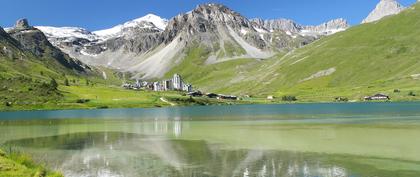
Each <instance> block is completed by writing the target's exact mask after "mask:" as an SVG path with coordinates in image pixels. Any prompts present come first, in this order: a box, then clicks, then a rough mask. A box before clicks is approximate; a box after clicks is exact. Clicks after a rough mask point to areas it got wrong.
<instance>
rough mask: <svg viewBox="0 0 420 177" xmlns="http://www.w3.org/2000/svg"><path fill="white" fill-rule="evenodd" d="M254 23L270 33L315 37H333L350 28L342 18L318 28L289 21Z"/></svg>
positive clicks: (258, 21) (256, 21) (274, 20)
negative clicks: (283, 32) (282, 32)
mask: <svg viewBox="0 0 420 177" xmlns="http://www.w3.org/2000/svg"><path fill="white" fill-rule="evenodd" d="M252 21H253V22H255V23H257V24H258V25H261V26H263V27H264V28H265V29H267V30H270V31H275V30H282V31H285V32H287V34H289V35H302V36H315V37H319V36H325V35H331V34H334V33H337V32H340V31H344V30H346V29H347V28H349V27H350V25H349V24H348V22H347V21H346V20H344V19H342V18H339V19H335V20H331V21H328V22H326V23H323V24H320V25H317V26H305V25H301V24H298V23H296V22H295V21H293V20H289V19H272V20H262V19H252Z"/></svg>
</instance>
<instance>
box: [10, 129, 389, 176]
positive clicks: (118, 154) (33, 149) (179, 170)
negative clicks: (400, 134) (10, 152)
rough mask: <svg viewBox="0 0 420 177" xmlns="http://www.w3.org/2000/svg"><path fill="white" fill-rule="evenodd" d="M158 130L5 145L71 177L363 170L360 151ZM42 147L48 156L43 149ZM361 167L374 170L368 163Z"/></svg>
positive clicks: (78, 135) (338, 173) (321, 173)
mask: <svg viewBox="0 0 420 177" xmlns="http://www.w3.org/2000/svg"><path fill="white" fill-rule="evenodd" d="M176 124H177V123H175V122H173V123H168V124H164V123H162V122H160V121H155V122H154V123H153V126H154V127H157V129H155V130H158V131H157V132H155V133H156V134H158V133H159V132H160V131H167V129H166V127H173V130H175V129H179V126H177V125H176ZM156 125H157V126H156ZM168 132H171V131H168ZM156 134H155V135H147V136H144V135H139V134H132V133H119V132H94V133H92V132H90V133H76V134H66V135H59V136H51V137H40V138H28V139H20V140H12V141H8V142H6V145H9V146H14V147H21V148H22V149H23V150H24V151H26V152H30V153H31V154H34V156H35V158H36V159H37V160H41V161H43V162H46V163H47V164H49V165H50V166H51V167H53V168H55V169H58V170H60V171H62V172H63V173H64V174H65V176H69V177H81V176H92V177H93V176H113V177H118V176H128V177H130V176H133V177H134V176H144V177H149V176H174V177H178V176H179V177H192V176H215V177H216V176H218V177H219V176H222V177H223V176H226V177H230V176H232V177H251V176H255V177H270V176H292V177H293V176H297V177H301V176H302V177H347V176H354V177H357V176H364V173H365V171H363V170H360V169H363V168H362V167H363V165H361V164H349V163H348V162H349V160H351V159H357V158H358V157H352V156H334V155H326V154H309V153H297V152H282V151H270V150H240V149H239V150H238V149H236V150H235V149H224V148H221V147H220V146H218V145H211V144H208V143H206V142H205V141H200V140H177V139H170V138H165V136H161V135H156ZM174 134H177V133H176V131H174ZM175 136H176V135H175ZM44 147H48V148H47V149H44ZM46 151H48V156H45V155H44V154H45V152H46ZM365 168H366V167H365ZM365 170H366V171H367V172H369V171H375V169H373V168H372V167H367V168H366V169H365ZM376 170H377V169H376ZM387 174H389V175H388V176H392V175H393V174H394V173H392V171H391V172H387Z"/></svg>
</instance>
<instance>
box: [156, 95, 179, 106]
mask: <svg viewBox="0 0 420 177" xmlns="http://www.w3.org/2000/svg"><path fill="white" fill-rule="evenodd" d="M160 101H163V102H165V103H168V104H170V105H171V106H176V104H175V103H172V102H170V101H168V100H166V99H165V98H163V97H160Z"/></svg>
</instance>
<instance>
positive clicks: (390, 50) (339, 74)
mask: <svg viewBox="0 0 420 177" xmlns="http://www.w3.org/2000/svg"><path fill="white" fill-rule="evenodd" d="M418 19H420V4H416V5H414V6H413V7H411V8H409V9H407V10H405V11H404V12H402V13H401V14H399V15H396V16H391V17H387V18H385V19H383V20H381V21H379V22H375V23H371V24H363V25H359V26H355V27H352V28H350V29H348V30H347V31H345V32H341V33H337V34H335V35H332V36H328V37H325V38H323V39H321V40H319V41H317V42H314V43H312V44H310V45H308V46H306V47H303V48H300V49H297V50H295V51H292V52H290V53H288V54H286V55H278V56H276V57H273V58H272V59H268V60H261V61H259V60H247V59H241V60H232V61H227V62H223V63H218V64H213V65H205V64H204V61H205V60H206V59H207V57H208V55H207V54H206V49H203V48H196V49H192V50H190V52H189V55H188V56H187V58H186V60H184V62H183V63H181V64H180V65H179V66H178V67H176V68H174V69H173V70H172V71H171V72H170V73H169V74H172V73H176V72H177V73H181V74H183V75H185V76H186V80H187V81H189V82H192V83H193V84H194V85H196V86H198V88H199V89H202V90H205V91H213V92H221V93H233V94H239V95H244V94H250V95H271V94H274V95H277V96H282V95H295V96H298V98H300V99H301V100H305V101H332V100H333V99H334V98H335V97H338V96H342V97H348V98H350V99H354V100H360V98H362V97H363V96H365V95H369V94H374V93H379V92H380V93H387V94H390V95H391V96H392V97H393V98H394V100H417V99H419V98H418V97H416V96H409V95H408V93H409V92H410V91H413V92H414V93H420V75H417V74H420V46H419V45H418V44H419V43H420V22H419V21H418ZM394 90H399V91H400V92H398V93H393V92H394Z"/></svg>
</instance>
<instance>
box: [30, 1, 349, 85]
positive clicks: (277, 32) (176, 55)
mask: <svg viewBox="0 0 420 177" xmlns="http://www.w3.org/2000/svg"><path fill="white" fill-rule="evenodd" d="M285 26H287V27H288V28H286V27H285ZM348 26H349V25H348V24H347V22H346V21H345V20H343V19H338V20H333V21H330V22H327V23H324V24H322V25H319V26H303V25H299V24H297V23H295V22H293V21H291V20H289V21H287V20H276V21H272V22H271V23H270V21H264V20H249V19H247V18H246V17H244V16H242V15H241V14H239V13H238V12H235V11H233V10H231V9H229V8H228V7H226V6H224V5H221V4H215V3H210V4H203V5H199V6H197V7H196V8H195V9H193V10H192V11H190V12H188V13H185V14H180V15H177V16H175V17H173V18H172V19H170V20H166V19H163V18H160V17H158V16H156V15H152V14H149V15H146V16H144V17H141V18H138V19H135V20H133V21H129V22H126V23H124V24H121V25H117V26H115V27H113V28H110V29H106V30H100V31H94V32H89V31H87V30H85V29H83V28H74V27H64V28H56V27H45V26H38V27H37V28H39V29H40V30H42V31H43V32H44V33H45V34H46V36H47V37H48V40H49V41H50V42H51V43H52V44H53V45H54V46H56V47H58V48H59V49H61V50H62V51H64V52H65V53H67V54H69V55H70V56H71V57H73V58H77V59H79V60H81V61H83V62H84V63H86V64H89V65H93V66H105V67H109V68H113V69H117V70H120V71H125V72H133V73H136V74H137V75H136V77H139V78H146V79H151V78H159V77H162V76H163V75H164V74H165V73H166V72H167V71H169V70H170V69H171V68H172V67H173V66H175V65H177V64H178V63H180V61H181V60H182V58H183V57H185V55H187V52H188V50H189V49H190V48H192V47H203V48H206V49H207V50H208V51H209V53H210V54H209V56H210V57H209V58H208V59H207V60H206V61H205V63H206V64H213V63H218V62H223V61H228V60H233V59H239V58H255V59H265V58H269V57H271V56H274V55H275V53H277V52H278V51H285V52H287V51H290V50H293V49H295V48H299V47H301V46H304V45H306V44H309V43H311V42H312V41H314V40H316V39H318V38H320V37H321V36H324V35H330V34H333V33H335V32H338V31H342V30H345V29H346V28H347V27H348Z"/></svg>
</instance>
